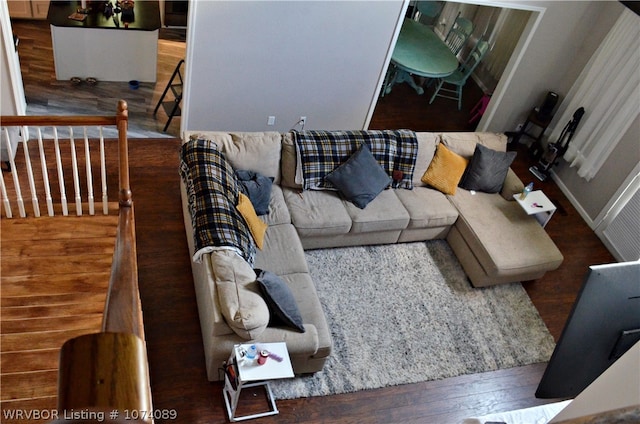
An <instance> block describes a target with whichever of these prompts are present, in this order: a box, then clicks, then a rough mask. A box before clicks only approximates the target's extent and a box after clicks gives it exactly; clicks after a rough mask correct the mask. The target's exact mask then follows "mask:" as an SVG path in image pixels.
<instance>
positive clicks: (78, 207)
mask: <svg viewBox="0 0 640 424" xmlns="http://www.w3.org/2000/svg"><path fill="white" fill-rule="evenodd" d="M69 142H70V143H71V166H72V168H73V169H72V171H73V189H74V193H75V199H76V215H78V216H82V197H81V196H80V177H79V175H78V158H77V157H76V142H75V140H74V139H73V128H72V127H69Z"/></svg>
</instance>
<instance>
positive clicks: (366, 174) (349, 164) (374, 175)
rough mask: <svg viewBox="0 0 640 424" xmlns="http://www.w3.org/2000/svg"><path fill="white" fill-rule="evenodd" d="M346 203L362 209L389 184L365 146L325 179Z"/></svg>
mask: <svg viewBox="0 0 640 424" xmlns="http://www.w3.org/2000/svg"><path fill="white" fill-rule="evenodd" d="M325 178H326V179H327V180H329V181H330V182H331V184H333V185H334V186H335V187H336V188H337V189H338V191H340V194H342V195H343V196H344V197H345V198H346V199H347V200H348V201H350V202H351V203H353V204H354V205H356V206H357V207H359V208H360V209H364V208H365V207H366V206H367V205H368V204H369V202H371V201H372V200H373V199H375V198H376V196H377V195H378V194H380V192H381V191H382V190H384V189H385V188H387V187H388V186H389V184H391V177H389V176H388V175H387V173H386V172H384V170H383V169H382V167H381V166H380V165H379V164H378V162H377V161H376V159H375V158H374V157H373V155H372V154H371V151H370V150H369V148H368V147H367V145H366V144H362V145H361V146H360V147H359V148H358V150H357V151H356V152H355V153H354V154H353V155H351V157H349V159H347V161H346V162H344V163H343V164H342V165H340V166H338V167H337V168H336V169H334V170H333V171H332V172H330V173H329V174H328V175H327V176H326V177H325Z"/></svg>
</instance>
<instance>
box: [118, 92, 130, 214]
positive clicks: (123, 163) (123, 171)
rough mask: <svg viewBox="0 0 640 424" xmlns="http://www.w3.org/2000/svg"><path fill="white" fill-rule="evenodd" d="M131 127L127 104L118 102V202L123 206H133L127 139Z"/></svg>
mask: <svg viewBox="0 0 640 424" xmlns="http://www.w3.org/2000/svg"><path fill="white" fill-rule="evenodd" d="M128 125H129V110H128V109H127V102H126V101H124V100H120V101H118V111H117V113H116V126H117V127H118V129H119V130H120V131H119V132H118V133H119V136H118V154H119V159H120V169H119V176H120V194H119V196H120V198H119V199H118V202H119V203H120V205H121V206H131V203H132V199H131V185H130V182H129V144H128V139H127V129H128Z"/></svg>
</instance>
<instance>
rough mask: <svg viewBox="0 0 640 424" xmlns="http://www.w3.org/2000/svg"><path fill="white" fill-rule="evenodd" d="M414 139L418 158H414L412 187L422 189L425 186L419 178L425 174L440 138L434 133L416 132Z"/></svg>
mask: <svg viewBox="0 0 640 424" xmlns="http://www.w3.org/2000/svg"><path fill="white" fill-rule="evenodd" d="M416 139H417V140H418V156H417V157H416V168H415V170H414V171H413V186H414V187H424V186H425V185H426V184H425V183H423V182H422V180H421V178H422V176H423V175H424V173H425V172H427V169H428V168H429V164H430V163H431V161H432V160H433V155H435V154H436V146H437V145H438V143H439V142H440V138H439V137H438V135H437V134H436V133H432V132H418V133H416Z"/></svg>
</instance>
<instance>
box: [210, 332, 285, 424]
mask: <svg viewBox="0 0 640 424" xmlns="http://www.w3.org/2000/svg"><path fill="white" fill-rule="evenodd" d="M249 346H251V344H242V345H235V346H234V349H233V352H231V355H230V356H229V360H228V363H232V364H237V367H236V370H237V373H236V374H237V376H236V387H235V388H234V387H233V384H232V382H231V381H229V377H228V375H227V374H226V373H225V378H224V389H223V390H222V394H223V396H224V403H225V405H226V407H227V414H228V415H229V420H230V421H232V422H235V421H243V420H249V419H252V418H259V417H265V416H268V415H276V414H278V413H279V412H280V411H278V408H277V407H276V401H275V399H274V397H273V393H272V392H271V386H270V385H269V380H276V379H279V378H292V377H293V367H292V366H291V359H290V358H289V352H288V351H287V344H286V343H284V342H278V343H256V346H257V347H258V353H259V352H260V350H267V351H269V352H271V353H273V354H275V355H277V356H279V357H281V358H282V361H280V362H278V361H276V360H275V359H273V358H271V357H270V358H268V359H267V361H266V363H264V364H263V365H258V360H257V358H256V359H254V360H253V361H248V360H246V359H244V358H242V356H241V351H242V350H243V349H244V351H246V350H248V349H249ZM234 359H235V362H234ZM258 386H264V387H265V390H266V392H267V396H268V400H269V403H270V406H271V409H270V410H269V411H266V412H261V413H259V414H252V415H244V416H240V417H239V416H236V409H237V408H238V400H239V399H240V392H241V391H242V389H244V388H248V387H258Z"/></svg>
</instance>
